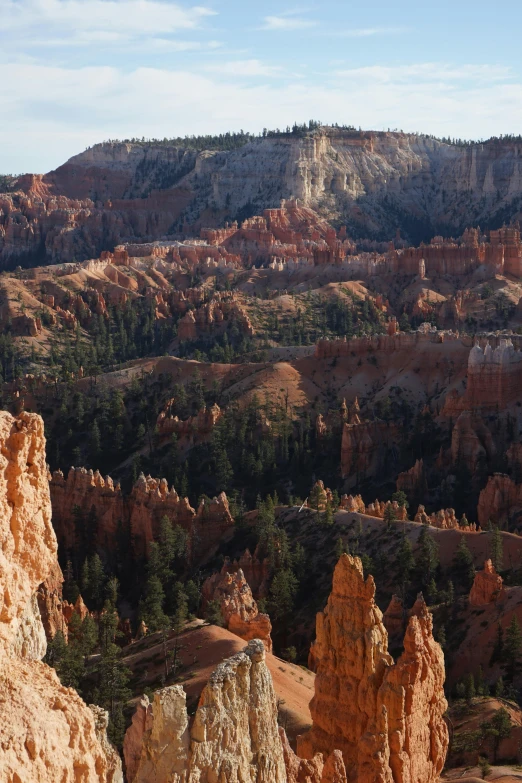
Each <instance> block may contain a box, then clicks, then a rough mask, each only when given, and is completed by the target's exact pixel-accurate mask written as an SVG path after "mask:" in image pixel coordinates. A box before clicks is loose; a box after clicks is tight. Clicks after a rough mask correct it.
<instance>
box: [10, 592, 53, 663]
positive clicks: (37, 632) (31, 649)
mask: <svg viewBox="0 0 522 783" xmlns="http://www.w3.org/2000/svg"><path fill="white" fill-rule="evenodd" d="M12 649H13V653H14V655H16V656H18V658H25V659H27V660H30V661H41V660H42V658H43V657H44V655H45V653H46V652H47V637H46V635H45V629H44V627H43V624H42V618H41V617H40V609H39V608H38V600H37V598H36V595H32V596H31V598H30V599H29V601H28V602H27V605H26V608H25V612H24V613H23V615H22V617H21V618H20V623H19V625H18V630H17V633H16V637H15V640H14V642H13V648H12Z"/></svg>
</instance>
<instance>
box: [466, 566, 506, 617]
mask: <svg viewBox="0 0 522 783" xmlns="http://www.w3.org/2000/svg"><path fill="white" fill-rule="evenodd" d="M503 597H504V587H503V580H502V577H501V576H500V574H497V572H496V571H495V566H494V565H493V563H492V562H491V560H486V561H485V563H484V570H483V571H477V573H476V574H475V579H474V580H473V585H472V587H471V591H470V594H469V602H470V604H471V606H484V604H491V603H495V601H498V600H500V599H501V598H503Z"/></svg>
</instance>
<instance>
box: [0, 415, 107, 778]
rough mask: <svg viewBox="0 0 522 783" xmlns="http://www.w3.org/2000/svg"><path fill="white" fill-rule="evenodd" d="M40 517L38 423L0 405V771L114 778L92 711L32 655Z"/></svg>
mask: <svg viewBox="0 0 522 783" xmlns="http://www.w3.org/2000/svg"><path fill="white" fill-rule="evenodd" d="M50 519H51V503H50V498H49V485H48V482H47V468H46V465H45V440H44V428H43V421H42V419H41V418H40V417H39V416H37V415H35V414H29V413H22V414H20V416H19V417H17V418H13V417H12V416H11V415H10V414H8V413H5V412H1V413H0V539H1V540H2V542H3V545H2V549H1V552H0V585H1V588H0V670H1V672H2V677H1V678H0V747H1V748H2V754H1V755H0V779H1V780H6V781H13V782H14V781H33V780H35V781H36V780H38V781H40V782H41V783H56V781H65V780H67V781H71V783H122V780H123V777H122V772H121V762H120V761H119V758H118V757H117V754H116V753H115V751H114V749H112V748H111V747H110V746H109V744H108V742H107V738H106V736H104V735H103V725H102V724H103V720H101V717H100V716H99V715H98V717H97V720H96V721H95V716H94V715H93V713H92V712H91V710H89V708H88V707H87V705H86V704H85V703H84V702H83V701H82V699H81V698H80V697H79V696H78V694H77V693H76V692H75V691H73V690H72V689H70V688H64V687H63V686H62V685H61V684H60V682H59V680H58V678H57V676H56V674H55V672H54V670H52V669H50V668H49V667H48V666H46V665H45V664H43V663H41V662H40V661H38V660H35V658H36V657H39V656H40V655H42V654H43V653H44V652H45V646H46V639H45V633H44V629H43V626H42V622H41V619H40V612H39V608H38V602H37V599H36V591H37V588H38V586H39V585H41V584H42V583H43V582H44V581H45V580H46V579H47V578H48V577H49V575H50V574H51V572H52V569H53V567H54V568H56V538H55V536H54V532H53V529H52V527H51V523H50ZM105 726H106V718H105ZM97 731H98V735H97V733H96V732H97ZM102 737H103V740H102Z"/></svg>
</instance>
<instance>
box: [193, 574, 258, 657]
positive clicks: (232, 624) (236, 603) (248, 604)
mask: <svg viewBox="0 0 522 783" xmlns="http://www.w3.org/2000/svg"><path fill="white" fill-rule="evenodd" d="M201 593H202V598H203V604H204V605H206V604H208V602H209V601H217V602H218V604H219V606H220V609H221V616H222V618H223V622H224V624H225V627H226V628H227V629H228V630H229V631H230V632H231V633H235V634H236V635H237V636H240V637H241V638H242V639H244V640H245V641H247V642H248V641H250V639H261V641H262V642H263V644H264V645H265V650H266V651H267V652H272V638H271V636H270V634H271V632H272V623H271V622H270V617H269V616H268V615H267V614H263V613H261V612H260V611H259V609H258V608H257V603H256V602H255V600H254V597H253V596H252V590H251V589H250V586H249V584H248V582H247V581H246V579H245V576H244V574H243V571H242V570H241V569H238V570H237V571H235V572H232V573H231V572H229V571H228V568H227V563H225V564H224V566H223V568H222V569H221V571H220V572H219V573H217V574H213V575H212V576H209V577H208V579H206V580H205V582H204V583H203V587H202V590H201Z"/></svg>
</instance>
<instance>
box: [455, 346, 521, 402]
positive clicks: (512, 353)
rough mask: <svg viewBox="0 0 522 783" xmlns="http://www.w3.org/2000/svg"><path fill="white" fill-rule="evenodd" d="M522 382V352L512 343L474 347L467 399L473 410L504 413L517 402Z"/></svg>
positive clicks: (469, 361) (470, 362) (470, 359)
mask: <svg viewBox="0 0 522 783" xmlns="http://www.w3.org/2000/svg"><path fill="white" fill-rule="evenodd" d="M521 382H522V351H518V350H515V348H514V347H513V342H512V340H509V339H501V340H500V343H499V345H498V346H497V347H496V348H492V347H491V345H490V344H489V342H488V343H486V346H485V347H484V348H482V347H481V346H480V345H475V346H474V347H473V348H472V349H471V351H470V354H469V360H468V384H467V388H466V399H467V402H468V405H469V407H470V408H471V409H473V410H477V409H479V410H494V411H495V410H503V409H504V408H505V407H506V406H507V405H508V404H509V403H510V402H514V401H516V400H517V399H518V394H519V390H520V384H521Z"/></svg>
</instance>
